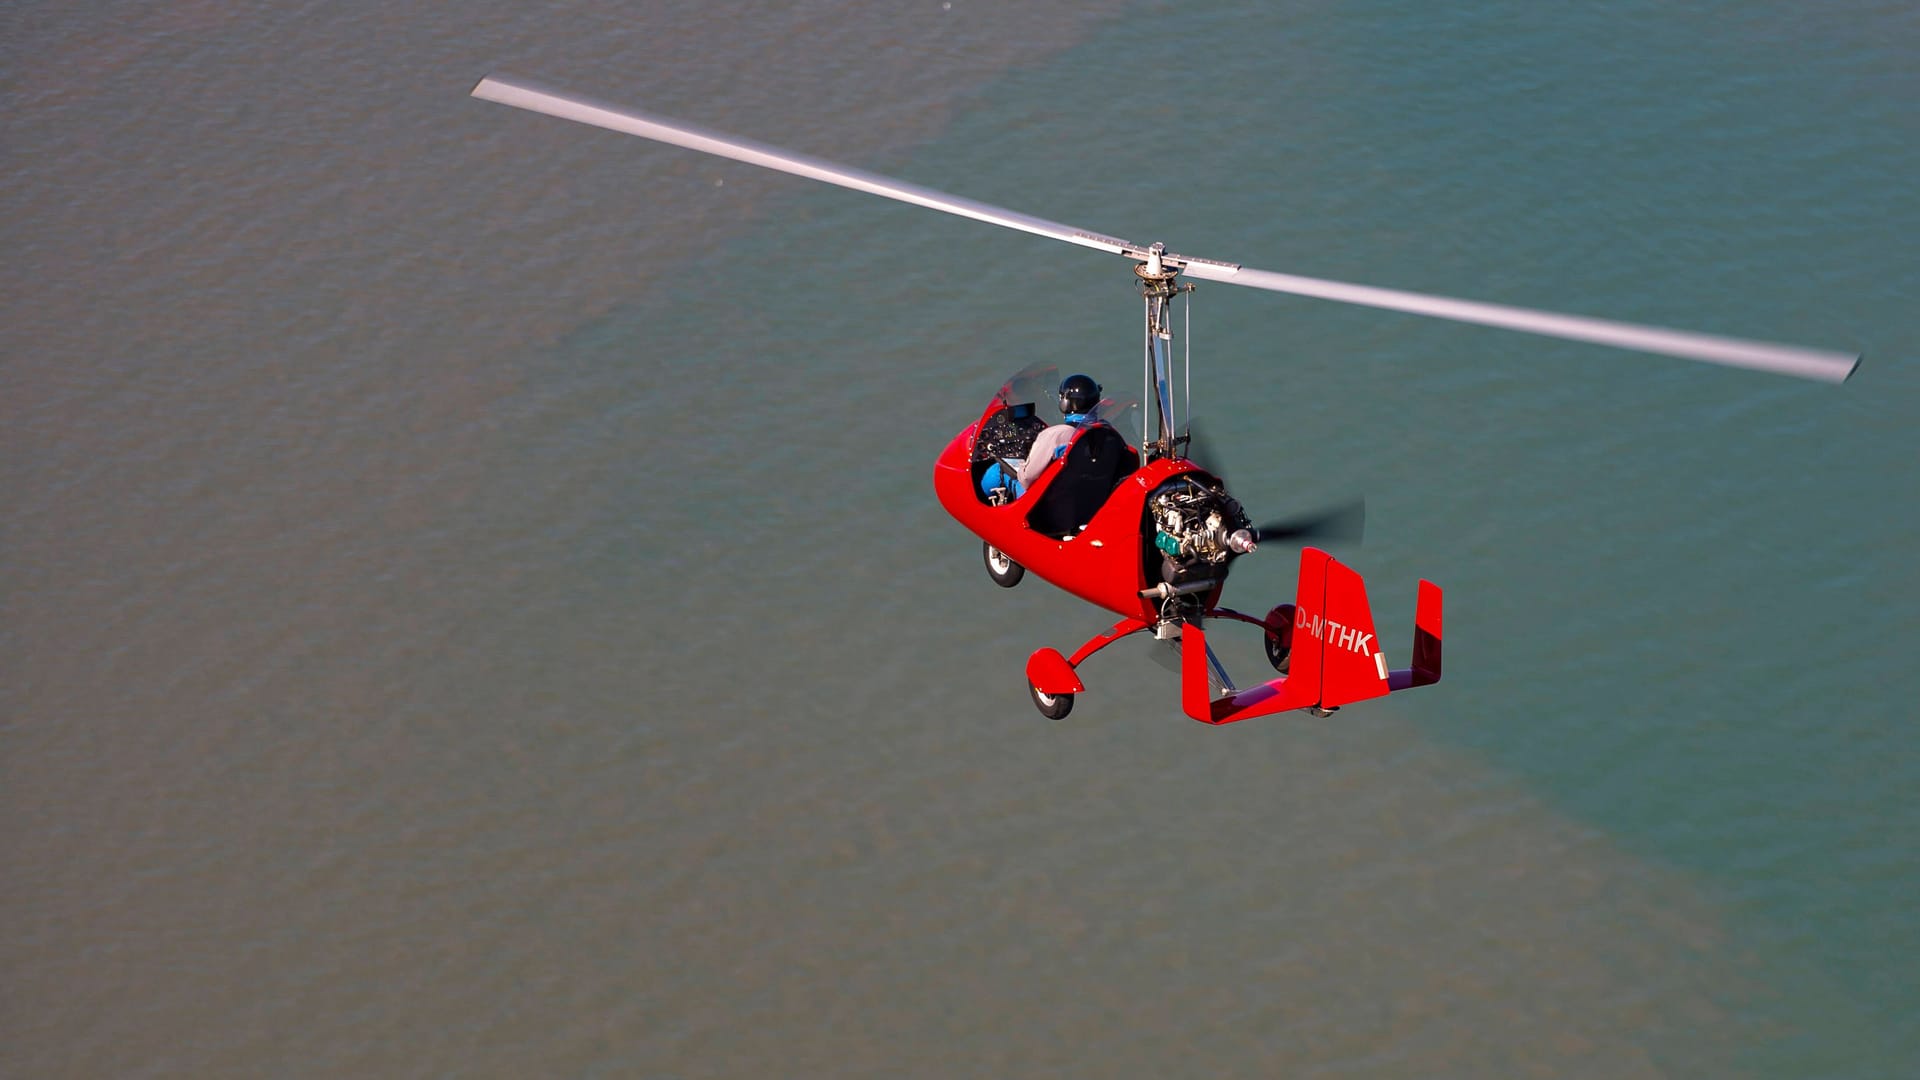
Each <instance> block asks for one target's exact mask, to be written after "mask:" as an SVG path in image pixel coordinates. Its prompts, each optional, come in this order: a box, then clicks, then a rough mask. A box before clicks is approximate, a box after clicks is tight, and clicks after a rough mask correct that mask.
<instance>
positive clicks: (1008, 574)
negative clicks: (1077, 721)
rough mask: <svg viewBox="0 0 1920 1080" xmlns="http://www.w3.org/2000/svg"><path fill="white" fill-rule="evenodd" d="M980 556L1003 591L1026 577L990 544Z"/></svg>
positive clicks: (1015, 563) (1003, 553)
mask: <svg viewBox="0 0 1920 1080" xmlns="http://www.w3.org/2000/svg"><path fill="white" fill-rule="evenodd" d="M980 554H981V556H982V557H983V558H985V559H986V561H987V576H988V577H990V578H992V579H993V583H994V584H995V585H998V586H1000V587H1001V588H1003V589H1011V588H1013V587H1014V586H1015V585H1018V584H1020V579H1021V578H1023V577H1026V576H1027V568H1026V567H1024V566H1021V565H1020V564H1019V563H1017V562H1014V561H1013V560H1012V559H1009V558H1007V553H1006V552H1004V551H1001V550H1000V549H999V548H997V547H994V546H993V545H992V544H989V543H986V542H984V541H982V542H981V544H980ZM1041 711H1042V712H1045V711H1046V710H1044V709H1043V710H1041ZM1061 715H1062V716H1064V715H1066V714H1065V713H1062V714H1061Z"/></svg>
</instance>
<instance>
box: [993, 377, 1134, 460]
mask: <svg viewBox="0 0 1920 1080" xmlns="http://www.w3.org/2000/svg"><path fill="white" fill-rule="evenodd" d="M1059 390H1060V369H1059V368H1058V367H1056V366H1054V365H1053V364H1049V363H1047V362H1045V361H1041V362H1039V363H1036V364H1030V365H1028V366H1027V367H1023V368H1021V369H1020V370H1019V371H1016V372H1014V373H1013V374H1012V375H1010V376H1008V377H1007V380H1006V381H1005V382H1003V383H1001V384H1000V389H999V391H998V392H996V393H995V394H994V395H993V397H994V400H996V401H998V402H1000V403H1001V404H1003V405H1007V406H1009V407H1011V406H1015V405H1032V406H1033V415H1035V416H1037V417H1039V418H1040V419H1041V420H1044V421H1046V422H1047V423H1048V424H1049V425H1051V424H1057V423H1059V422H1060V421H1061V416H1060V394H1059ZM1093 417H1094V419H1096V420H1104V421H1106V422H1107V423H1109V424H1112V425H1113V426H1114V427H1116V428H1118V429H1119V430H1120V434H1122V435H1127V436H1128V441H1129V442H1131V441H1132V436H1133V434H1134V433H1137V432H1138V431H1139V430H1140V402H1139V401H1137V400H1136V399H1134V398H1131V397H1125V396H1114V397H1103V398H1101V399H1100V404H1098V405H1096V406H1094V409H1093Z"/></svg>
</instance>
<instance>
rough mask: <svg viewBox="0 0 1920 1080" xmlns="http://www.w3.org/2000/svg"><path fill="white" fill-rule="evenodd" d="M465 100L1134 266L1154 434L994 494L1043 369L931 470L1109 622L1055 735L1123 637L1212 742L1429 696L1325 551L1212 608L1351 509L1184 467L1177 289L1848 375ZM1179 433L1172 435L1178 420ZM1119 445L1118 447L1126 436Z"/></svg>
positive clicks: (1806, 356)
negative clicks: (1331, 276)
mask: <svg viewBox="0 0 1920 1080" xmlns="http://www.w3.org/2000/svg"><path fill="white" fill-rule="evenodd" d="M473 96H474V97H477V98H481V99H483V100H487V101H494V102H498V103H500V104H503V105H511V106H514V107H516V108H521V109H527V110H530V111H533V112H539V113H545V114H547V115H550V116H556V117H560V118H562V119H566V120H573V121H576V122H579V123H583V124H590V125H593V126H596V127H602V128H607V129H609V130H612V131H618V132H622V133H625V134H629V135H638V136H641V137H642V138H648V139H654V140H656V141H659V142H665V143H671V144H673V145H675V146H681V147H685V148H687V149H691V150H699V151H701V152H703V153H708V154H715V155H718V156H720V157H726V158H732V159H734V160H736V161H743V162H747V163H749V164H752V165H759V166H762V167H765V168H769V169H774V170H777V171H780V172H786V173H792V174H794V175H796V176H804V177H808V178H810V179H814V180H819V181H823V182H825V183H829V184H835V185H838V186H840V187H846V188H852V189H854V190H856V191H864V192H867V193H868V194H872V195H879V196H882V197H885V198H889V199H897V200H899V201H901V202H906V203H912V204H914V205H916V206H923V207H926V208H928V209H931V210H940V211H943V212H945V213H950V214H957V215H959V216H961V217H968V218H973V219H974V220H976V221H984V222H987V223H989V224H993V225H1000V226H1004V227H1006V228H1011V229H1018V230H1020V231H1022V232H1029V233H1034V234H1036V235H1039V236H1045V237H1050V238H1052V239H1055V240H1064V241H1066V242H1067V243H1070V244H1077V245H1079V246H1081V247H1087V248H1093V249H1095V250H1097V251H1104V252H1106V253H1108V254H1112V255H1119V256H1122V257H1123V258H1126V259H1128V260H1131V261H1132V262H1133V263H1134V264H1135V265H1134V269H1133V272H1134V276H1135V278H1136V280H1137V281H1138V283H1139V286H1140V292H1141V296H1142V299H1143V302H1144V316H1145V317H1144V323H1143V326H1144V338H1145V344H1144V348H1143V349H1142V379H1141V384H1142V389H1143V394H1144V396H1145V397H1146V398H1147V399H1148V400H1150V401H1151V403H1152V405H1151V411H1152V418H1151V420H1149V419H1148V418H1147V417H1146V415H1145V414H1144V413H1142V414H1141V416H1142V419H1141V426H1140V428H1139V439H1138V441H1137V442H1130V441H1129V440H1128V438H1127V435H1126V433H1125V431H1127V430H1131V422H1130V419H1129V418H1130V416H1131V415H1132V413H1133V412H1134V411H1135V410H1133V409H1132V408H1131V407H1130V403H1128V402H1126V401H1124V400H1120V399H1108V400H1104V401H1102V402H1101V404H1100V406H1099V407H1098V408H1097V409H1095V410H1092V411H1091V412H1089V413H1088V414H1086V415H1085V416H1083V417H1082V418H1081V420H1080V422H1079V423H1078V424H1077V430H1076V431H1075V432H1073V433H1072V435H1071V439H1070V441H1069V442H1068V443H1067V444H1066V448H1065V452H1064V453H1063V454H1061V455H1060V456H1058V457H1057V458H1056V459H1055V460H1053V461H1051V462H1050V463H1047V464H1045V465H1044V467H1043V468H1042V469H1041V470H1040V471H1039V472H1038V474H1037V475H1034V476H1033V477H1032V482H1031V483H1029V484H1025V485H1021V484H1017V483H1012V482H1010V481H1008V480H1007V479H1006V478H1007V477H1008V476H1009V475H1011V473H1012V471H1013V468H1014V467H1015V465H1016V464H1017V463H1018V462H1020V461H1022V460H1024V459H1025V458H1026V457H1027V450H1028V448H1029V447H1030V446H1031V445H1032V444H1033V442H1034V440H1035V438H1036V437H1037V436H1038V434H1039V433H1040V432H1041V431H1042V430H1043V429H1045V428H1046V427H1048V426H1049V425H1048V423H1047V420H1046V419H1045V418H1043V416H1042V413H1043V412H1044V411H1045V410H1046V409H1047V408H1048V407H1050V404H1051V397H1052V392H1053V390H1054V387H1053V385H1052V376H1053V375H1054V374H1055V372H1054V371H1053V369H1051V368H1034V369H1028V370H1027V371H1024V372H1021V373H1019V374H1018V375H1016V376H1014V377H1013V378H1011V379H1009V380H1008V381H1007V382H1006V383H1005V384H1003V385H1002V386H1001V388H1000V390H999V392H998V393H996V394H995V395H994V396H993V398H992V400H991V401H990V402H989V403H988V405H987V407H986V409H985V411H983V412H982V413H981V415H980V419H979V420H977V421H975V422H974V423H973V424H970V425H968V426H967V427H966V428H965V429H964V430H962V431H961V432H960V433H959V434H958V435H955V436H954V437H953V440H952V441H951V442H949V443H948V444H947V447H946V449H945V450H943V451H941V453H940V456H939V459H938V460H937V461H936V462H935V463H934V470H933V487H934V492H935V494H936V495H937V496H938V497H939V499H940V504H941V505H942V506H943V507H945V508H946V510H947V512H948V513H950V514H952V515H953V517H954V519H955V520H957V521H959V522H960V524H962V525H964V526H966V527H967V529H968V530H970V531H971V532H973V533H974V535H976V536H978V537H979V538H980V540H981V545H982V550H983V554H984V557H985V561H986V565H987V572H988V574H989V575H990V576H991V577H992V578H993V580H994V581H995V582H997V583H998V584H1000V585H1003V586H1007V587H1012V586H1014V585H1017V584H1018V583H1019V582H1020V580H1021V579H1022V578H1023V577H1024V575H1025V574H1026V573H1028V572H1032V573H1034V574H1036V575H1038V576H1039V577H1041V578H1043V579H1045V580H1046V581H1049V582H1051V583H1053V584H1054V585H1057V586H1059V587H1060V588H1062V589H1064V590H1066V591H1067V592H1069V593H1072V594H1073V595H1075V596H1078V597H1080V598H1081V599H1083V600H1086V601H1087V602H1089V603H1092V604H1094V605H1096V606H1099V607H1102V608H1105V609H1107V610H1108V611H1110V612H1113V613H1115V614H1117V615H1119V616H1120V620H1119V621H1118V622H1116V623H1114V624H1113V626H1112V627H1111V628H1110V629H1108V630H1106V631H1105V632H1103V633H1101V634H1098V635H1096V636H1094V637H1093V638H1091V639H1089V640H1088V641H1087V642H1086V643H1085V644H1084V645H1082V646H1080V648H1078V649H1076V650H1075V651H1074V652H1073V653H1072V654H1071V655H1063V654H1062V653H1060V652H1059V651H1058V650H1056V649H1051V648H1043V649H1040V650H1039V651H1037V652H1035V653H1034V654H1033V656H1032V657H1031V658H1030V659H1029V660H1028V661H1027V688H1028V692H1029V693H1030V694H1031V696H1032V698H1033V702H1034V705H1035V706H1036V707H1037V708H1039V710H1040V711H1041V712H1042V713H1043V714H1045V715H1046V716H1048V717H1051V718H1054V719H1059V718H1061V717H1064V716H1066V715H1067V712H1068V710H1070V709H1071V708H1072V707H1073V701H1074V696H1075V695H1077V694H1080V693H1083V692H1084V691H1085V689H1086V687H1085V686H1084V685H1083V684H1082V682H1081V681H1080V676H1079V674H1078V671H1077V669H1078V667H1079V665H1080V664H1082V663H1083V662H1085V660H1086V659H1087V658H1088V657H1089V656H1092V655H1093V654H1094V653H1096V652H1099V651H1100V650H1101V649H1103V648H1105V647H1107V646H1108V645H1110V644H1112V643H1113V642H1115V641H1118V640H1120V639H1121V638H1124V637H1129V636H1131V635H1134V634H1149V635H1151V636H1152V637H1154V638H1155V639H1157V640H1159V641H1162V642H1167V643H1170V644H1171V645H1172V646H1173V647H1174V648H1175V649H1176V650H1177V652H1178V664H1179V669H1180V681H1181V693H1180V700H1181V706H1182V708H1183V709H1184V710H1185V711H1186V713H1187V715H1188V716H1190V717H1192V718H1193V719H1195V720H1199V721H1201V722H1203V723H1209V724H1226V723H1232V722H1233V721H1236V720H1245V719H1248V718H1250V717H1255V716H1264V715H1267V714H1269V713H1277V712H1284V711H1288V710H1294V709H1305V710H1309V711H1312V712H1314V713H1317V714H1319V715H1325V714H1327V713H1329V712H1331V711H1332V710H1334V709H1337V708H1339V707H1341V706H1342V705H1347V704H1350V703H1352V702H1356V701H1364V700H1366V699H1368V698H1375V697H1381V696H1383V695H1386V694H1388V693H1391V692H1393V691H1395V690H1404V689H1407V688H1409V687H1414V686H1425V685H1428V684H1430V683H1435V682H1438V681H1439V680H1440V641H1441V592H1440V587H1439V586H1437V585H1435V584H1434V583H1432V582H1430V581H1421V582H1420V586H1419V596H1418V601H1417V603H1416V606H1415V611H1414V640H1413V658H1412V662H1411V666H1409V667H1406V668H1402V669H1398V670H1390V669H1389V668H1388V666H1387V661H1386V656H1385V653H1384V652H1383V651H1382V650H1381V648H1380V642H1379V638H1378V637H1377V636H1376V635H1375V632H1374V626H1373V615H1372V612H1371V609H1370V608H1369V606H1368V603H1367V593H1366V586H1365V585H1364V584H1363V583H1362V581H1361V580H1360V575H1359V574H1358V573H1356V572H1354V570H1353V569H1352V568H1350V567H1348V566H1346V565H1345V564H1343V563H1341V562H1340V561H1339V560H1337V559H1335V558H1334V557H1333V556H1332V555H1330V554H1328V553H1327V552H1325V551H1323V550H1320V549H1318V548H1314V547H1306V548H1303V549H1301V552H1300V576H1299V582H1298V585H1297V588H1296V593H1295V597H1294V602H1293V603H1291V604H1281V605H1279V606H1277V607H1275V608H1273V609H1272V610H1270V611H1269V612H1267V614H1266V615H1265V616H1262V617H1255V616H1253V615H1249V614H1245V613H1242V612H1239V611H1235V610H1233V609H1231V608H1226V607H1222V606H1220V594H1221V591H1222V589H1223V588H1224V587H1225V585H1226V581H1227V573H1228V571H1229V570H1230V569H1231V568H1232V566H1233V563H1234V561H1235V560H1236V559H1238V558H1240V557H1242V556H1245V555H1248V554H1251V553H1252V552H1254V551H1255V550H1256V549H1257V547H1258V545H1259V544H1260V542H1262V541H1274V540H1286V539H1310V538H1313V537H1316V536H1329V535H1339V534H1341V533H1342V532H1343V531H1351V529H1352V527H1353V526H1354V525H1355V524H1356V523H1357V520H1358V518H1359V516H1360V510H1359V509H1358V508H1357V507H1356V508H1348V509H1343V510H1339V511H1335V512H1332V513H1325V514H1319V515H1315V516H1312V517H1308V518H1304V519H1301V520H1297V521H1292V522H1284V521H1283V522H1274V523H1271V524H1265V525H1255V524H1254V523H1253V522H1252V520H1251V519H1250V518H1249V517H1248V515H1247V514H1246V512H1245V511H1244V510H1243V509H1242V508H1241V506H1240V504H1239V503H1238V502H1236V501H1235V500H1234V499H1233V497H1232V496H1231V495H1229V494H1228V493H1227V488H1226V482H1225V480H1224V478H1223V477H1222V476H1221V475H1220V470H1219V469H1217V468H1210V467H1207V466H1206V465H1205V464H1203V463H1201V462H1197V461H1195V460H1194V459H1195V458H1204V457H1205V456H1206V455H1204V454H1201V453H1198V452H1197V447H1195V445H1194V443H1195V438H1194V433H1193V425H1192V418H1191V405H1190V402H1189V401H1188V400H1187V394H1186V389H1185V388H1186V387H1187V386H1188V385H1190V380H1189V379H1187V378H1186V373H1187V371H1188V370H1190V365H1191V360H1192V358H1191V353H1190V351H1189V352H1187V353H1186V354H1185V355H1183V356H1180V357H1176V356H1175V352H1174V348H1173V340H1174V336H1173V332H1172V325H1173V319H1172V314H1173V308H1174V301H1175V300H1176V299H1178V298H1180V297H1182V296H1184V295H1190V294H1191V292H1192V289H1193V286H1192V285H1191V284H1188V283H1185V282H1182V281H1180V280H1179V279H1180V277H1181V275H1183V274H1184V275H1185V276H1187V277H1189V278H1195V279H1199V280H1202V281H1220V282H1226V283H1228V284H1233V285H1246V286H1250V287H1252V288H1256V289H1265V290H1269V291H1272V292H1281V293H1291V294H1294V295H1299V296H1310V297H1317V298H1320V299H1324V300H1334V301H1339V302H1342V303H1348V304H1358V305H1361V306H1365V307H1373V308H1382V309H1386V310H1390V311H1400V312H1408V313H1411V314H1417V315H1427V316H1432V317H1434V318H1440V319H1448V320H1452V321H1455V322H1467V323H1478V324H1481V325H1485V326H1495V327H1500V328H1503V329H1508V330H1519V331H1523V332H1526V333H1533V334H1542V335H1546V336H1549V337H1557V338H1566V339H1570V340H1574V341H1585V342H1591V343H1595V344H1600V345H1611V346H1615V347H1618V348H1626V349H1636V350H1640V351H1643V352H1650V353H1659V354H1663V355H1667V356H1675V357H1680V358H1684V359H1690V360H1703V361H1707V362H1709V363H1715V364H1724V365H1727V366H1730V367H1741V368H1752V369H1755V370H1760V371H1770V372H1775V373H1778V374H1782V375H1791V376H1796V377H1799V378H1806V379H1815V380H1820V381H1824V382H1836V383H1837V382H1844V381H1846V379H1847V377H1848V376H1850V375H1851V374H1853V370H1854V368H1855V367H1857V366H1858V364H1859V357H1858V356H1857V355H1855V354H1851V353H1842V352H1833V351H1829V350H1822V349H1809V348H1802V347H1799V346H1792V345H1775V344H1769V343H1765V342H1758V341H1747V340H1742V339H1738V338H1727V337H1718V336H1713V335H1707V334H1696V333H1691V332H1687V331H1681V330H1668V329H1662V328H1659V327H1651V326H1640V325H1635V324H1631V323H1621V322H1613V321H1609V320H1603V319H1593V318H1586V317H1582V316H1577V315H1561V314H1555V313H1551V312H1545V311H1535V310H1531V309H1527V308H1516V307H1507V306H1504V305H1498V304H1486V303H1479V302H1476V301H1470V300H1455V299H1449V298H1446V297H1440V296H1431V295H1426V294H1422V293H1412V292H1402V291H1399V290H1393V289H1381V288H1375V287H1372V286H1367V285H1350V284H1345V283H1342V282H1337V281H1326V280H1322V279H1318V278H1309V277H1300V276H1297V275H1293V274H1280V273H1274V272H1272V271H1266V270H1251V269H1246V268H1243V267H1241V266H1240V265H1238V264H1236V263H1226V262H1216V261H1213V260H1210V259H1198V258H1192V257H1189V256H1184V255H1178V254H1174V253H1172V252H1169V251H1167V250H1166V248H1165V247H1164V246H1163V245H1161V244H1158V243H1156V244H1151V245H1140V244H1134V243H1131V242H1129V241H1126V240H1120V239H1117V238H1115V237H1111V236H1106V235H1103V234H1100V233H1095V232H1089V231H1087V230H1085V229H1078V228H1074V227H1072V226H1069V225H1062V224H1059V223H1057V222H1052V221H1047V220H1044V219H1041V218H1036V217H1032V216H1030V215H1027V214H1022V213H1018V212H1016V211H1012V210H1007V209H1003V208H1001V207H997V206H990V205H988V204H985V203H980V202H975V201H973V200H971V199H964V198H960V197H957V196H953V195H948V194H945V193H943V192H939V191H934V190H932V189H929V188H924V187H920V186H918V185H915V184H908V183H904V182H902V181H899V180H893V179H889V178H887V177H884V176H878V175H875V174H873V173H869V172H864V171H861V170H858V169H852V168H848V167H846V166H844V165H837V164H834V163H832V162H828V161H822V160H820V159H818V158H813V157H808V156H805V155H802V154H796V153H792V152H789V151H786V150H781V149H779V148H777V147H772V146H767V145H764V144H761V143H756V142H752V141H749V140H746V139H742V138H738V137H735V136H732V135H727V134H723V133H720V132H714V131H709V130H705V129H702V128H699V127H695V126H693V125H689V124H685V123H681V122H679V121H675V120H669V119H666V118H663V117H658V116H652V115H649V114H646V113H642V112H638V111H635V110H632V109H626V108H621V107H618V106H614V105H609V104H604V103H601V102H596V101H593V100H591V99H588V98H583V97H579V96H576V95H572V94H566V93H560V92H557V91H554V90H550V89H547V88H544V87H541V86H539V85H537V84H534V83H529V82H525V81H521V80H518V79H507V78H501V77H495V76H488V77H487V78H485V79H482V80H480V83H479V84H478V85H477V86H475V87H474V89H473ZM1177 417H1178V418H1181V423H1180V424H1179V425H1178V427H1177V429H1176V422H1175V421H1176V418H1177ZM1123 428H1124V429H1125V430H1123ZM1208 620H1229V621H1238V622H1242V623H1249V624H1252V625H1254V626H1257V627H1259V628H1260V630H1261V632H1262V634H1263V636H1264V642H1265V646H1266V654H1267V658H1268V660H1269V661H1270V662H1271V664H1272V665H1273V668H1274V670H1275V671H1276V672H1277V673H1278V674H1277V676H1276V677H1275V678H1273V679H1270V680H1267V681H1265V682H1263V683H1261V684H1260V685H1257V686H1252V687H1249V688H1246V689H1238V688H1236V687H1235V686H1234V684H1233V682H1232V680H1231V679H1230V678H1229V677H1228V675H1227V673H1226V671H1225V669H1224V667H1223V666H1222V665H1221V664H1220V662H1219V660H1218V658H1217V657H1216V656H1215V654H1214V652H1213V650H1212V649H1210V648H1208V646H1207V631H1206V623H1207V621H1208Z"/></svg>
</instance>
